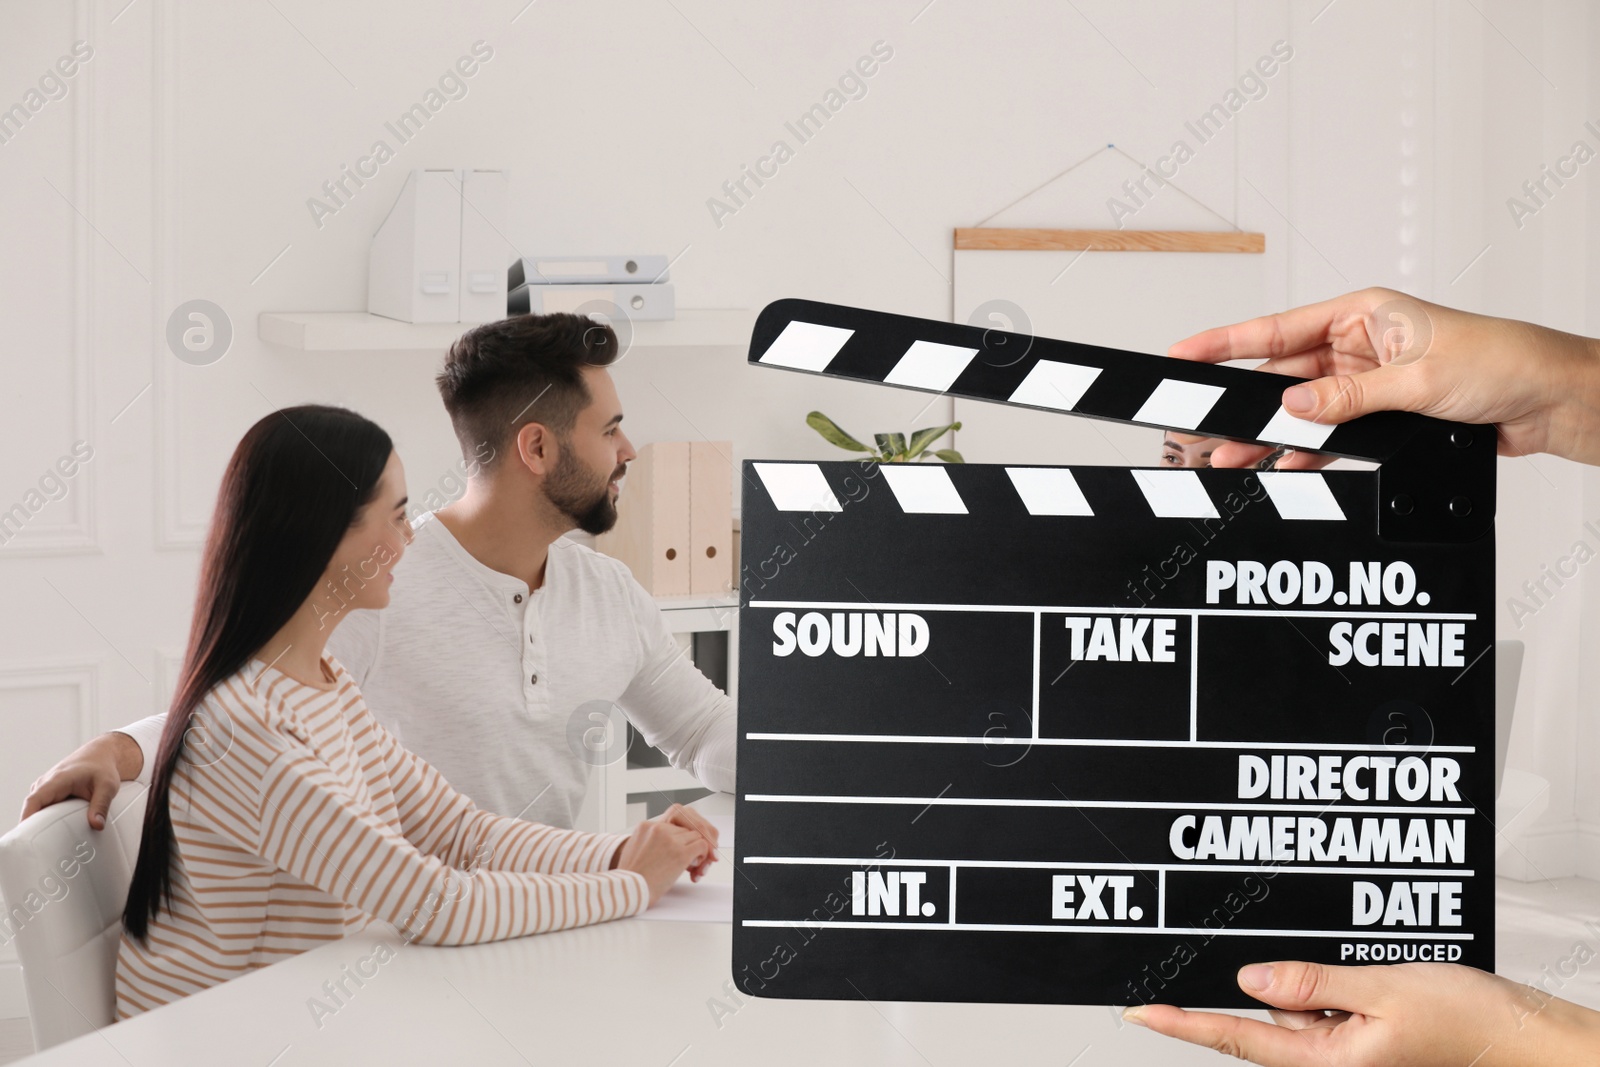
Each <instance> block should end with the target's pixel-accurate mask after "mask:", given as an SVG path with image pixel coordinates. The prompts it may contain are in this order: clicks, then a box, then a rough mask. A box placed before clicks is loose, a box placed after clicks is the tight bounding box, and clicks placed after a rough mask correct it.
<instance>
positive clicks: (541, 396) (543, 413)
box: [435, 311, 619, 466]
mask: <svg viewBox="0 0 1600 1067" xmlns="http://www.w3.org/2000/svg"><path fill="white" fill-rule="evenodd" d="M618 350H619V346H618V343H617V335H616V333H615V332H613V331H612V329H611V327H610V326H609V325H607V324H605V323H603V322H596V321H595V320H594V319H591V318H589V317H588V316H586V315H573V314H570V313H568V312H565V311H561V312H555V313H552V314H549V315H515V316H513V317H511V318H509V319H501V320H499V321H498V322H486V323H484V324H483V325H482V326H475V327H473V328H472V329H470V330H468V331H467V332H466V333H464V334H462V335H461V336H460V337H459V338H458V339H457V340H456V342H455V344H453V345H451V346H450V351H449V353H447V354H446V355H445V357H444V369H443V370H441V371H440V372H439V376H438V377H437V378H436V379H435V381H436V382H438V385H439V395H440V396H442V397H443V398H444V407H445V410H446V411H448V412H449V413H450V422H451V424H452V425H454V426H455V431H456V440H458V441H460V442H461V452H462V454H463V455H465V456H469V457H470V456H472V455H474V454H475V453H480V452H481V451H482V446H483V445H484V444H489V445H491V446H493V448H494V453H493V457H492V458H491V459H489V460H488V461H487V462H486V463H485V464H484V465H485V466H493V465H494V463H495V461H496V460H498V459H499V457H500V455H501V454H502V453H503V452H505V451H506V449H507V447H508V446H509V443H510V442H511V440H512V439H513V438H515V436H516V434H517V431H519V430H521V429H522V427H524V426H526V425H527V424H528V423H530V422H537V423H539V424H540V425H542V426H546V427H548V428H549V429H550V430H551V431H552V432H553V433H555V434H557V435H558V436H563V435H565V434H567V433H569V432H571V430H572V427H573V424H574V423H575V422H576V421H577V418H578V412H580V411H582V410H583V409H584V408H586V407H588V406H589V402H590V401H591V400H592V399H593V398H592V397H590V395H589V389H588V387H587V386H586V385H585V384H584V381H583V368H584V367H609V366H610V365H611V364H612V363H613V362H615V361H616V358H617V354H618Z"/></svg>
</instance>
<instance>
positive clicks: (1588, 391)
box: [1167, 289, 1600, 470]
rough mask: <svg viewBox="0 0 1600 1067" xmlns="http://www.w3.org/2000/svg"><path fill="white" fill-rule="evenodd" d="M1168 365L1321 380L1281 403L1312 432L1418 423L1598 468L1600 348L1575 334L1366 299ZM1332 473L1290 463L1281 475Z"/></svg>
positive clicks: (1252, 448)
mask: <svg viewBox="0 0 1600 1067" xmlns="http://www.w3.org/2000/svg"><path fill="white" fill-rule="evenodd" d="M1167 354H1168V355H1170V356H1173V357H1176V358H1178V359H1191V360H1196V361H1199V362H1203V363H1223V362H1226V361H1228V360H1233V359H1265V360H1266V362H1265V363H1264V364H1262V365H1261V367H1260V369H1261V370H1267V371H1273V372H1275V373H1278V374H1292V375H1295V376H1297V377H1302V378H1312V379H1315V380H1314V381H1310V382H1307V383H1305V384H1304V385H1297V386H1293V387H1291V388H1289V389H1286V390H1285V391H1284V395H1283V404H1284V407H1285V408H1287V409H1288V410H1289V412H1290V413H1291V414H1293V415H1296V416H1298V417H1300V418H1303V419H1307V420H1309V421H1312V422H1319V423H1339V422H1345V421H1347V420H1349V419H1353V418H1355V417H1356V416H1358V415H1365V414H1367V413H1369V412H1373V411H1384V410H1397V411H1414V412H1418V413H1420V414H1423V415H1433V416H1437V417H1438V418H1442V419H1450V420H1452V421H1455V422H1474V423H1494V424H1495V425H1496V426H1497V427H1498V429H1499V449H1500V453H1501V454H1502V455H1513V456H1520V455H1526V454H1528V453H1530V452H1553V453H1555V454H1556V455H1558V456H1565V457H1567V458H1568V459H1575V460H1578V461H1580V462H1583V463H1600V345H1597V344H1596V342H1594V341H1592V340H1590V339H1588V338H1585V337H1578V336H1576V335H1574V334H1568V333H1561V332H1560V331H1558V330H1549V329H1545V328H1544V327H1542V326H1533V325H1530V324H1529V323H1525V322H1517V321H1515V320H1512V319H1497V318H1490V317H1488V316H1485V315H1474V314H1471V313H1470V312H1465V311H1456V310H1454V309H1453V308H1447V307H1443V306H1441V305H1439V304H1431V303H1429V302H1427V301H1425V300H1418V299H1416V298H1414V297H1410V296H1407V295H1405V294H1404V293H1399V292H1395V291H1394V290H1392V289H1363V290H1362V291H1360V292H1357V293H1350V294H1347V295H1345V296H1341V297H1336V298H1334V299H1332V300H1325V301H1323V302H1322V303H1320V304H1309V305H1307V306H1305V307H1300V308H1295V309H1294V310H1292V311H1285V312H1282V313H1280V314H1277V315H1267V316H1264V317H1262V318H1259V319H1251V320H1250V321H1249V322H1242V323H1238V324H1236V325H1233V326H1222V327H1218V328H1217V329H1213V330H1207V331H1205V332H1204V333H1199V334H1196V335H1194V336H1193V337H1190V338H1187V339H1186V340H1183V341H1179V342H1178V343H1177V344H1175V345H1173V346H1172V347H1171V348H1170V349H1169V350H1168V353H1167ZM1269 452H1270V449H1268V448H1265V447H1263V446H1261V445H1251V444H1243V443H1230V444H1226V445H1223V446H1220V447H1218V448H1217V449H1216V451H1214V452H1213V453H1212V456H1211V462H1212V465H1213V466H1218V467H1244V466H1249V465H1250V464H1252V463H1255V462H1256V461H1257V460H1259V459H1261V458H1262V457H1264V456H1266V455H1267V454H1268V453H1269ZM1326 462H1327V459H1326V458H1325V457H1318V456H1314V455H1309V454H1304V453H1290V454H1289V455H1286V456H1284V457H1283V458H1282V459H1281V460H1279V461H1278V464H1277V467H1278V469H1279V470H1305V469H1309V468H1312V467H1317V466H1320V465H1322V464H1323V463H1326Z"/></svg>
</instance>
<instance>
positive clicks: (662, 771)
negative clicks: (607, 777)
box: [623, 767, 708, 798]
mask: <svg viewBox="0 0 1600 1067" xmlns="http://www.w3.org/2000/svg"><path fill="white" fill-rule="evenodd" d="M623 788H624V789H625V790H626V791H627V794H628V796H629V797H630V798H632V797H636V796H651V795H653V794H655V793H669V792H671V791H672V790H674V789H706V788H708V787H707V786H706V785H705V784H704V783H702V782H701V781H700V779H698V778H696V777H695V776H694V775H692V774H690V773H689V772H688V771H680V770H679V769H678V768H676V767H629V768H627V770H625V771H624V772H623Z"/></svg>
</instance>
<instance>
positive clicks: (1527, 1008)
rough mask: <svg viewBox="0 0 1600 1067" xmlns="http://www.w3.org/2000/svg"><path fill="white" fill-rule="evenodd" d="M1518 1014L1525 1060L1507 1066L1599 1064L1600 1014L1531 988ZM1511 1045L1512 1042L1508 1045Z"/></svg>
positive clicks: (1518, 1026) (1520, 1053)
mask: <svg viewBox="0 0 1600 1067" xmlns="http://www.w3.org/2000/svg"><path fill="white" fill-rule="evenodd" d="M1524 988H1525V989H1526V993H1525V994H1524V995H1523V997H1522V1001H1521V1003H1520V1005H1519V1007H1518V1009H1517V1011H1516V1012H1515V1014H1516V1015H1517V1016H1518V1018H1517V1029H1518V1031H1520V1034H1519V1036H1522V1037H1525V1038H1526V1039H1527V1041H1526V1046H1525V1052H1519V1053H1517V1054H1516V1055H1517V1056H1523V1055H1525V1057H1526V1058H1525V1059H1516V1058H1514V1059H1509V1060H1506V1061H1505V1062H1506V1063H1508V1064H1509V1063H1512V1062H1526V1063H1600V1012H1596V1011H1592V1010H1590V1009H1589V1008H1584V1007H1580V1006H1579V1005H1577V1004H1573V1003H1572V1002H1570V1001H1566V1000H1562V999H1560V998H1559V997H1552V996H1550V995H1549V994H1548V993H1545V992H1543V991H1542V990H1538V989H1535V988H1533V987H1531V986H1528V987H1524ZM1508 1043H1510V1042H1508Z"/></svg>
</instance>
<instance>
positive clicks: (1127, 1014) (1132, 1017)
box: [1122, 1004, 1150, 1026]
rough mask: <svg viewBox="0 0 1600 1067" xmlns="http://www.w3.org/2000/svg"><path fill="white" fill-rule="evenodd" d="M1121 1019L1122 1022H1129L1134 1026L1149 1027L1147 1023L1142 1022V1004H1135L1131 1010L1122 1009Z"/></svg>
mask: <svg viewBox="0 0 1600 1067" xmlns="http://www.w3.org/2000/svg"><path fill="white" fill-rule="evenodd" d="M1122 1019H1123V1021H1124V1022H1130V1023H1132V1024H1133V1025H1135V1026H1149V1025H1150V1024H1149V1023H1147V1022H1145V1021H1144V1005H1143V1004H1135V1005H1134V1006H1133V1007H1131V1008H1123V1009H1122Z"/></svg>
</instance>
